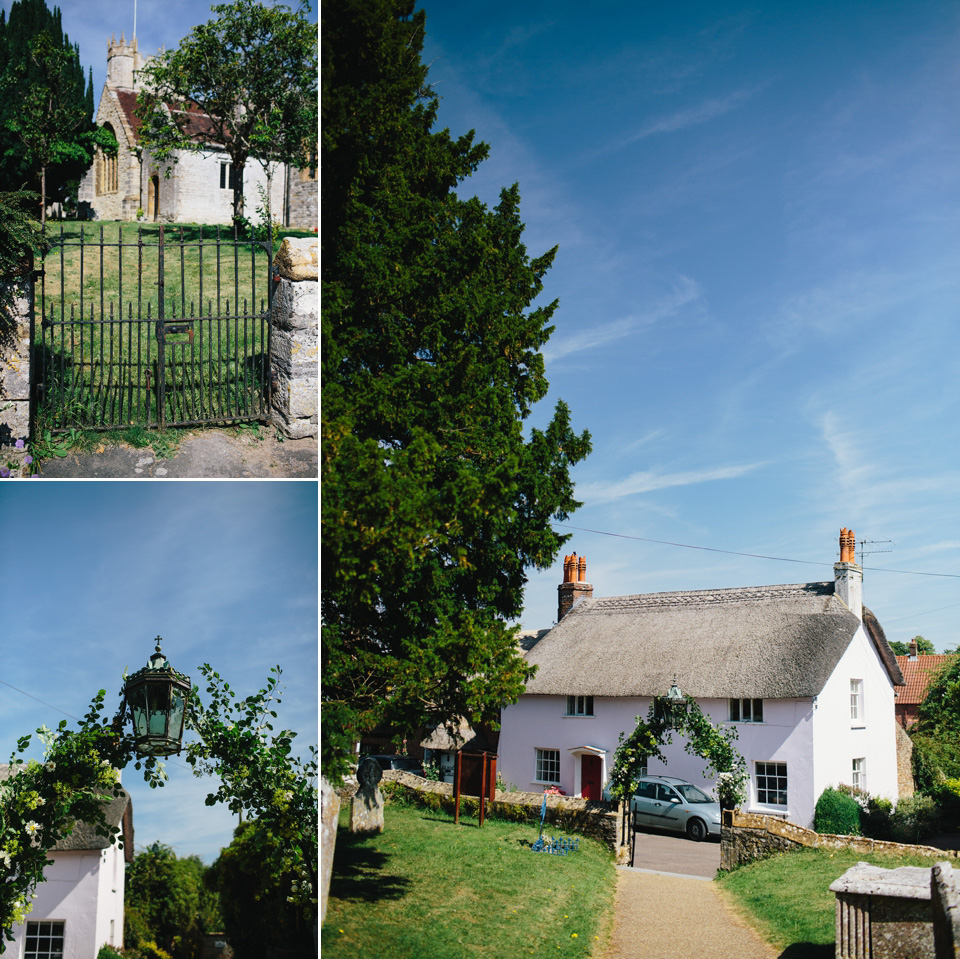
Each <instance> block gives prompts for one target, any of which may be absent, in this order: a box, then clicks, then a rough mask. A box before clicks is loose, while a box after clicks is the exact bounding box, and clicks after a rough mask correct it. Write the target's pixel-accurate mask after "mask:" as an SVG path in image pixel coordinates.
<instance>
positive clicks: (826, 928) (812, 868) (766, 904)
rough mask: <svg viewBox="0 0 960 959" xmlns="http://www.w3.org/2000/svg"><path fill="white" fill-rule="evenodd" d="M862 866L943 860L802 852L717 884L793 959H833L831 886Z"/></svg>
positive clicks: (758, 864) (735, 872)
mask: <svg viewBox="0 0 960 959" xmlns="http://www.w3.org/2000/svg"><path fill="white" fill-rule="evenodd" d="M858 862H870V863H872V864H873V865H876V866H881V867H882V868H884V869H896V868H897V867H898V866H925V867H929V866H932V865H934V863H936V862H937V857H936V856H920V855H911V856H890V855H871V854H869V853H863V852H854V851H847V850H833V851H831V850H826V849H802V850H799V851H798V852H790V853H784V854H782V855H779V856H774V857H773V858H772V859H765V860H763V861H761V862H755V863H751V864H750V865H748V866H742V867H741V868H739V869H735V870H733V871H732V872H729V873H726V874H725V875H723V876H722V877H720V878H719V879H718V880H717V881H718V883H719V885H720V888H721V889H722V890H723V891H725V892H726V893H728V894H729V895H730V897H731V899H732V900H733V901H734V902H735V903H736V904H737V905H738V906H739V907H740V909H741V910H742V911H743V912H744V913H745V914H746V915H747V916H748V917H749V918H750V919H752V920H753V922H754V925H755V926H756V928H757V929H758V930H759V932H760V934H761V935H762V936H763V937H764V938H765V939H767V940H768V941H769V942H771V943H773V944H774V945H775V946H777V947H778V948H781V949H789V956H790V957H791V959H807V957H809V959H832V956H833V954H834V942H835V941H836V925H835V916H836V895H835V894H834V893H832V892H830V883H832V882H833V881H834V880H835V879H839V877H840V876H842V875H843V874H844V873H845V872H846V871H847V870H848V869H849V868H850V867H851V866H855V865H856V864H857V863H858Z"/></svg>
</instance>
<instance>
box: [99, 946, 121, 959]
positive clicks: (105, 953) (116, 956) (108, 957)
mask: <svg viewBox="0 0 960 959" xmlns="http://www.w3.org/2000/svg"><path fill="white" fill-rule="evenodd" d="M97 959H124V957H123V954H122V953H120V952H117V950H116V949H114V948H113V946H108V945H106V944H105V945H102V946H101V947H100V951H99V952H98V953H97Z"/></svg>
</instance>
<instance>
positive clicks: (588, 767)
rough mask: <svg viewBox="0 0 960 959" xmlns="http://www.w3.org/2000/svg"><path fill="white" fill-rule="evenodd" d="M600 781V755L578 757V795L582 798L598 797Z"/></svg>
mask: <svg viewBox="0 0 960 959" xmlns="http://www.w3.org/2000/svg"><path fill="white" fill-rule="evenodd" d="M601 787H602V783H601V782H600V757H599V756H581V757H580V795H581V796H582V797H583V798H584V799H599V798H600V790H601Z"/></svg>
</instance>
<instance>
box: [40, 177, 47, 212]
mask: <svg viewBox="0 0 960 959" xmlns="http://www.w3.org/2000/svg"><path fill="white" fill-rule="evenodd" d="M46 225H47V165H46V163H41V164H40V226H42V227H45V226H46Z"/></svg>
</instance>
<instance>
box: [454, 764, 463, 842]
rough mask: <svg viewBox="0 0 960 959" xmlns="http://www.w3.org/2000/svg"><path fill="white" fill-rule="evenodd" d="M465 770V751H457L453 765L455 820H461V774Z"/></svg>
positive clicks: (456, 821) (457, 821) (455, 821)
mask: <svg viewBox="0 0 960 959" xmlns="http://www.w3.org/2000/svg"><path fill="white" fill-rule="evenodd" d="M462 771H463V751H462V750H461V751H460V752H458V753H457V762H456V765H455V766H454V767H453V821H454V824H456V823H459V822H460V774H461V772H462Z"/></svg>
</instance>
